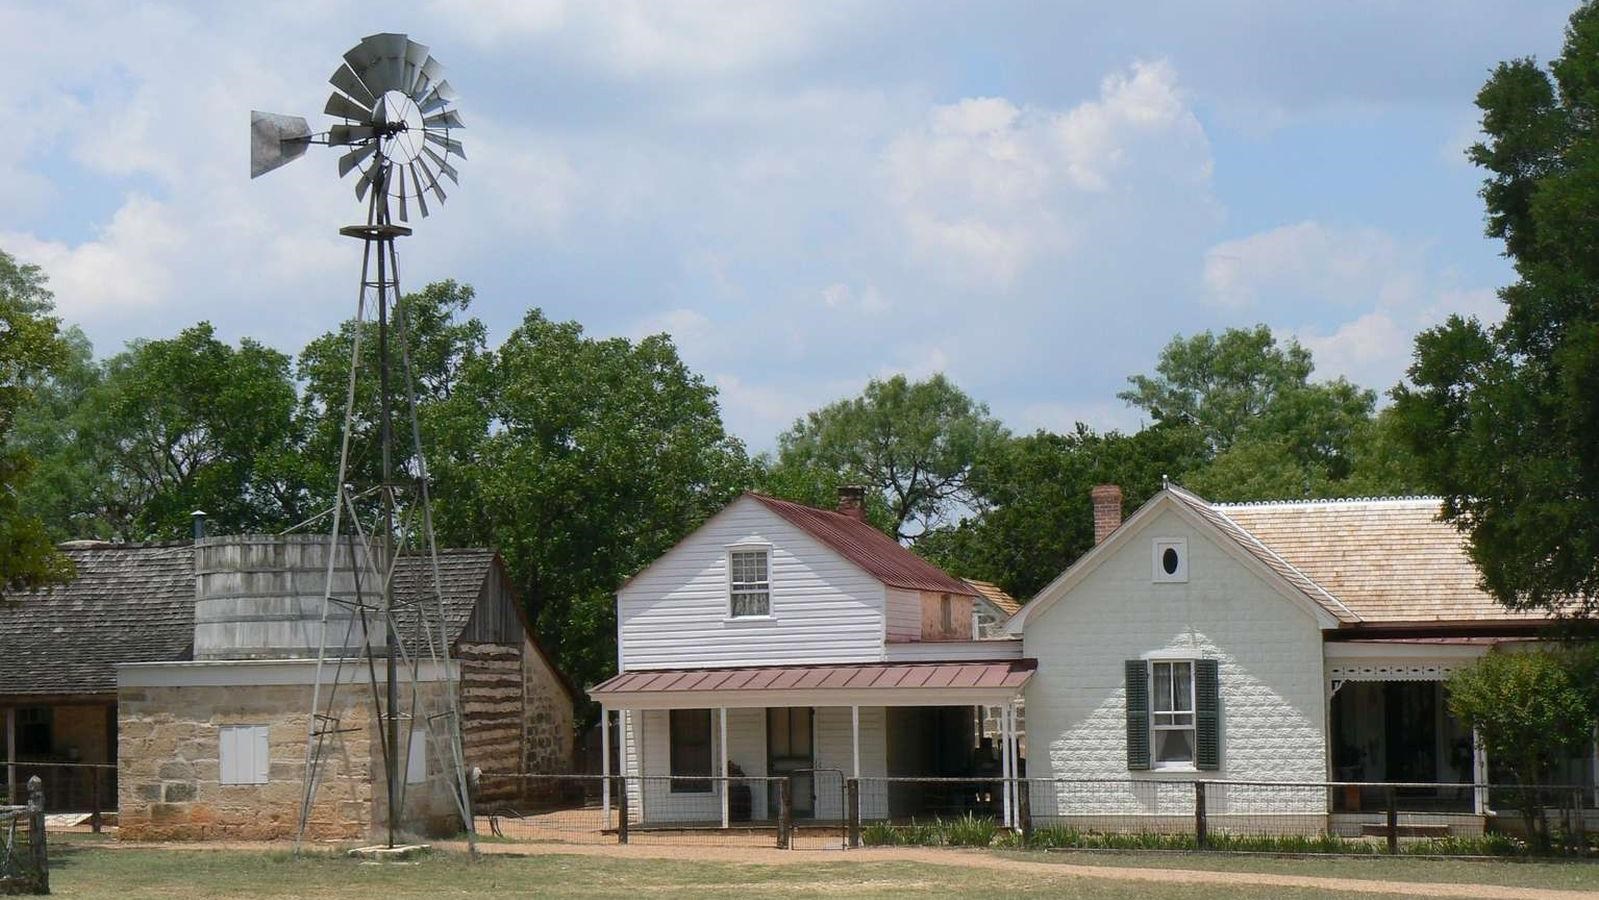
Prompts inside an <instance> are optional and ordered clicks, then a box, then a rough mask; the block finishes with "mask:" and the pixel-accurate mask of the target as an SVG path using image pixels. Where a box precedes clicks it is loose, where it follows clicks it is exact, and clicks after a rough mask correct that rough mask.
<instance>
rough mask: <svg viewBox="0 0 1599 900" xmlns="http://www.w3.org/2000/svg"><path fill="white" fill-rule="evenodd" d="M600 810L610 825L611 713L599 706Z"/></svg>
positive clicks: (601, 705) (606, 822) (603, 706)
mask: <svg viewBox="0 0 1599 900" xmlns="http://www.w3.org/2000/svg"><path fill="white" fill-rule="evenodd" d="M600 808H601V809H602V810H604V813H605V826H606V827H607V828H609V827H610V825H611V711H610V710H608V709H606V708H605V704H603V703H602V704H600Z"/></svg>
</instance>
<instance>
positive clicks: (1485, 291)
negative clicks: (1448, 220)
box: [1204, 221, 1498, 391]
mask: <svg viewBox="0 0 1599 900" xmlns="http://www.w3.org/2000/svg"><path fill="white" fill-rule="evenodd" d="M1431 251H1432V248H1431V247H1430V246H1429V245H1428V244H1427V243H1426V242H1424V241H1416V240H1406V239H1404V238H1401V237H1398V236H1396V235H1394V234H1391V233H1389V232H1387V231H1384V230H1382V229H1378V228H1370V227H1363V228H1342V227H1336V226H1330V225H1326V224H1323V223H1320V222H1315V221H1305V222H1299V223H1296V224H1293V225H1285V226H1282V227H1280V228H1274V229H1270V230H1268V231H1263V232H1260V233H1258V234H1253V235H1249V236H1247V237H1243V238H1239V239H1237V240H1231V241H1226V242H1223V243H1220V244H1217V245H1216V246H1214V247H1212V248H1211V249H1210V250H1209V251H1208V252H1207V253H1206V254H1205V267H1204V282H1205V289H1206V296H1207V298H1208V299H1209V300H1210V302H1211V303H1212V304H1214V305H1217V306H1220V307H1224V308H1227V309H1229V310H1236V311H1243V310H1249V311H1252V312H1253V313H1254V314H1256V315H1259V316H1261V317H1263V318H1266V319H1268V321H1271V322H1272V325H1273V327H1274V328H1275V329H1276V330H1277V331H1278V332H1279V333H1280V334H1281V335H1282V336H1283V337H1294V338H1297V339H1298V340H1299V341H1300V343H1302V344H1304V345H1305V346H1306V347H1307V348H1308V349H1309V350H1310V351H1311V353H1312V355H1313V356H1314V358H1315V361H1316V369H1317V373H1318V375H1319V376H1321V377H1335V376H1340V375H1341V376H1345V377H1347V378H1349V379H1350V380H1352V381H1355V382H1356V383H1358V384H1361V385H1364V386H1366V387H1371V388H1374V389H1376V390H1378V391H1382V390H1386V389H1387V388H1388V387H1389V386H1391V385H1392V384H1394V383H1395V382H1397V381H1398V380H1399V379H1400V378H1401V377H1402V376H1403V375H1404V371H1405V369H1406V368H1407V367H1408V366H1409V361H1410V357H1411V352H1412V350H1413V346H1414V340H1415V335H1416V334H1417V332H1419V331H1421V330H1423V329H1426V328H1429V327H1432V326H1433V325H1436V324H1438V323H1440V322H1441V321H1442V320H1443V319H1444V318H1445V317H1446V316H1448V315H1449V314H1451V313H1455V312H1460V313H1463V314H1466V315H1476V316H1478V317H1479V318H1483V319H1487V320H1490V321H1491V320H1493V319H1496V318H1497V316H1498V310H1497V303H1496V302H1495V299H1494V292H1493V291H1492V289H1490V288H1485V287H1462V286H1460V285H1458V284H1457V283H1456V281H1457V278H1456V276H1455V275H1454V274H1453V273H1451V272H1449V271H1447V270H1443V269H1440V268H1439V267H1438V266H1436V265H1435V264H1434V263H1433V261H1432V259H1431Z"/></svg>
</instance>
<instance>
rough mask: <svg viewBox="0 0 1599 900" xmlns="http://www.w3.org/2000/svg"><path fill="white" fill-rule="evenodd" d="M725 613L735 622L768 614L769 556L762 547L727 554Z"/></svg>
mask: <svg viewBox="0 0 1599 900" xmlns="http://www.w3.org/2000/svg"><path fill="white" fill-rule="evenodd" d="M727 568H728V595H729V597H728V600H729V602H728V614H729V615H730V616H731V617H733V618H735V619H737V618H743V617H746V616H769V615H771V614H772V553H771V551H770V550H769V549H767V548H765V547H760V548H742V547H741V548H735V549H732V550H729V551H728V554H727Z"/></svg>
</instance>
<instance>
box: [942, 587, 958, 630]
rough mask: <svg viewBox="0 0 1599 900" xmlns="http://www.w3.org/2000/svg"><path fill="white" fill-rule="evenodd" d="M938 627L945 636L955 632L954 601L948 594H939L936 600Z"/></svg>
mask: <svg viewBox="0 0 1599 900" xmlns="http://www.w3.org/2000/svg"><path fill="white" fill-rule="evenodd" d="M938 627H939V628H941V629H943V631H944V633H945V634H953V633H954V631H955V601H953V600H951V599H950V597H949V595H948V594H941V595H940V596H939V598H938Z"/></svg>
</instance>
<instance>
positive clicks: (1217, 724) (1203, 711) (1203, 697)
mask: <svg viewBox="0 0 1599 900" xmlns="http://www.w3.org/2000/svg"><path fill="white" fill-rule="evenodd" d="M1220 695H1221V685H1220V675H1219V674H1218V672H1217V667H1216V661H1215V660H1214V659H1196V660H1194V744H1195V746H1194V768H1196V769H1206V770H1212V771H1214V770H1216V769H1220V768H1221V696H1220Z"/></svg>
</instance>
